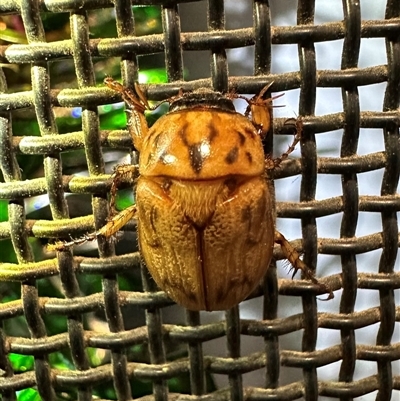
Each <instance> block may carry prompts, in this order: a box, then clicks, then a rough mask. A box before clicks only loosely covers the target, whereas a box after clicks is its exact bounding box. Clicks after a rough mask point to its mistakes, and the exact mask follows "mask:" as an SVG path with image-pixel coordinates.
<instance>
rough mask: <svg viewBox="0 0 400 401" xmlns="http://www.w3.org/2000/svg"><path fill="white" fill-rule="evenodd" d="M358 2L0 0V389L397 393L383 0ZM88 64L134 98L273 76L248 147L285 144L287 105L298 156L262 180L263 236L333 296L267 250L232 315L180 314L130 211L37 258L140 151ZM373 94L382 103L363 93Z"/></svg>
mask: <svg viewBox="0 0 400 401" xmlns="http://www.w3.org/2000/svg"><path fill="white" fill-rule="evenodd" d="M132 3H133V4H132ZM368 4H369V2H368V1H366V0H362V1H360V2H359V1H356V0H343V1H342V2H340V1H330V2H326V1H325V2H323V1H310V0H299V1H298V2H297V3H296V2H279V1H273V0H271V1H267V0H259V1H257V0H254V1H253V2H250V1H237V2H232V1H225V2H224V1H221V0H212V1H211V0H210V1H209V2H205V1H198V2H187V1H180V2H179V1H172V0H171V1H161V0H160V1H151V0H147V1H145V0H143V1H142V2H139V1H129V0H114V1H113V2H112V1H108V0H82V1H75V0H51V1H43V0H21V1H17V0H2V1H1V2H0V18H1V20H0V29H1V30H0V40H1V41H2V43H1V46H0V60H1V65H0V84H1V86H0V88H1V89H0V90H1V93H0V134H1V144H0V165H1V171H2V178H3V179H2V182H1V183H0V198H1V199H2V200H3V201H2V204H1V213H2V215H1V218H2V222H1V223H0V238H1V240H2V243H1V247H2V248H1V250H0V280H1V282H0V291H1V297H2V298H1V299H2V303H1V305H0V319H1V326H0V394H1V395H2V397H3V399H4V400H16V399H21V400H22V399H25V400H26V399H29V400H31V399H32V400H38V399H43V400H56V399H71V400H74V399H79V400H89V399H118V400H129V399H132V398H140V397H142V399H156V400H166V399H179V400H181V399H182V400H185V399H188V400H189V399H190V400H193V399H204V400H205V399H207V400H226V399H231V400H266V399H275V400H295V399H306V400H316V399H320V398H321V399H322V398H323V397H330V398H338V399H343V400H350V399H352V398H357V397H362V396H365V397H367V396H368V397H373V398H377V399H379V400H394V399H396V397H398V396H399V390H400V368H399V364H400V342H399V320H400V306H398V302H399V298H398V296H399V288H400V273H399V258H398V246H399V231H398V221H397V213H398V211H399V210H400V197H399V195H398V193H397V191H398V186H399V172H400V142H399V123H400V115H399V109H398V108H399V93H400V91H399V88H400V3H399V2H398V1H397V0H388V1H387V2H385V1H383V0H379V1H376V2H374V5H373V7H376V8H377V9H378V8H379V10H381V15H380V16H376V15H374V17H373V18H369V17H368V15H367V16H366V17H365V15H363V14H362V11H363V7H365V8H367V6H368ZM369 5H370V4H369ZM139 6H145V7H139ZM324 7H326V8H327V12H326V13H325V14H324V15H325V16H326V20H322V19H321V18H320V19H316V13H317V11H318V10H321V9H323V8H324ZM228 9H230V10H233V12H234V14H235V15H236V25H235V24H233V26H230V21H229V18H228V15H226V14H227V13H228V11H227V10H228ZM316 10H317V11H316ZM289 12H291V14H290V15H292V16H294V18H293V19H290V18H289V17H287V19H285V18H286V16H287V15H289V14H287V13H289ZM330 12H332V14H331V15H330V14H329V13H330ZM335 13H337V14H335ZM335 15H339V18H338V19H335V18H334V16H335ZM110 16H111V17H112V18H111V19H108V18H109V17H110ZM106 17H107V18H106ZM330 17H332V18H330ZM114 18H115V19H114ZM52 19H53V20H52ZM54 19H56V20H55V21H56V22H54ZM110 20H112V21H113V22H112V23H111V24H113V25H112V26H113V29H114V30H111V31H107V29H106V27H107V26H108V25H107V24H109V23H110V22H109V21H110ZM51 21H52V23H53V25H52V28H51V29H50V28H49V26H50V25H51V24H50V22H51ZM246 24H247V25H246ZM10 27H11V28H12V29H10ZM193 27H196V28H195V29H194V28H193ZM197 29H198V30H197ZM1 32H3V34H2V33H1ZM108 32H114V34H109V33H108ZM373 39H379V40H380V42H379V46H378V47H372V46H371V48H370V50H371V51H370V52H368V55H367V58H368V61H369V63H368V65H367V66H362V65H360V62H359V60H360V57H361V49H362V46H363V45H364V51H365V50H366V48H365V46H368V44H367V43H372V42H368V41H372V40H373ZM322 45H323V46H324V47H321V46H322ZM289 47H291V48H292V50H293V49H294V52H292V53H290V52H289V53H283V49H287V48H289ZM239 50H240V51H241V53H238V52H237V51H239ZM367 50H368V49H367ZM318 52H320V53H318ZM378 53H379V54H384V56H385V57H386V60H384V61H383V62H382V63H381V62H380V61H379V62H377V61H376V60H379V57H378ZM321 54H323V57H322V59H321V58H318V57H319V55H321ZM192 55H194V58H193V57H192V58H191V56H192ZM282 60H283V64H285V66H286V67H287V68H286V69H279V67H277V65H278V64H277V63H279V61H282ZM331 61H332V63H331V64H330V62H331ZM292 63H293V64H292ZM243 66H244V67H243ZM293 66H294V67H293ZM326 66H327V68H325V67H326ZM292 67H293V68H292ZM148 70H152V71H153V72H154V71H158V72H159V75H157V74H156V75H146V71H148ZM71 71H72V73H71ZM139 71H140V74H139ZM106 75H110V76H113V77H115V78H118V77H121V81H122V82H123V83H124V85H126V86H128V87H133V85H134V82H135V81H137V80H139V82H141V83H142V84H143V85H142V88H143V90H144V92H145V93H146V94H147V96H148V98H149V99H150V100H162V99H165V98H168V97H170V96H173V95H176V94H177V93H178V91H179V89H181V88H182V89H183V91H190V90H194V89H197V88H201V87H207V88H213V89H214V90H216V91H220V92H228V91H235V92H237V93H240V94H255V93H258V92H259V91H260V89H261V88H262V87H264V86H265V85H266V84H268V83H270V82H273V85H272V87H271V90H272V92H273V94H276V93H280V92H285V97H283V98H282V99H279V100H278V99H277V100H276V101H275V105H279V104H280V105H286V107H280V108H274V114H275V117H276V118H274V122H273V133H274V135H270V136H269V137H268V138H267V139H266V141H265V149H266V152H270V151H271V150H272V145H273V142H275V148H277V147H278V148H279V147H280V146H281V145H282V146H284V147H286V139H288V138H289V137H284V135H287V134H289V132H288V130H287V126H286V124H285V122H286V121H287V119H288V118H293V117H295V116H296V114H298V115H299V116H301V117H302V120H303V132H302V139H301V144H300V146H299V147H298V148H299V149H298V151H299V153H298V156H297V157H296V156H294V157H291V158H290V159H289V160H287V161H285V162H284V163H282V165H281V166H280V168H279V169H277V171H276V172H275V173H276V177H275V185H276V197H277V205H276V209H277V216H278V228H279V229H281V230H282V231H283V232H284V234H286V235H287V236H288V237H289V238H290V239H291V240H292V244H293V245H294V246H295V247H296V248H297V249H298V250H300V251H301V252H302V253H303V254H304V261H305V262H306V264H307V265H308V266H316V275H317V276H318V277H321V281H323V282H324V283H326V284H328V285H329V286H330V287H331V288H332V289H333V290H334V292H335V299H334V300H333V301H325V302H324V301H320V300H318V299H317V298H316V297H315V292H314V291H313V288H312V285H310V283H309V282H308V281H307V280H301V279H297V278H295V279H294V280H291V279H290V277H287V275H286V273H285V272H284V271H283V272H281V270H280V269H278V270H277V269H276V266H275V263H274V264H272V265H271V266H270V268H269V269H268V271H267V274H266V277H265V280H264V281H263V283H261V284H260V286H259V287H258V288H257V290H256V291H255V292H254V293H253V294H252V295H251V297H250V298H251V299H250V300H248V301H245V302H244V303H242V304H241V305H240V306H239V307H235V308H233V309H232V310H230V311H227V312H226V313H225V314H224V313H208V312H204V313H199V312H190V311H184V310H183V308H180V307H179V306H176V305H174V304H173V302H172V301H171V300H170V299H169V298H168V297H167V296H166V294H165V293H164V292H162V291H160V290H159V289H158V288H156V286H155V284H154V282H153V281H152V279H151V278H150V277H149V275H148V274H147V271H146V269H145V267H144V266H141V259H140V256H139V253H138V250H137V246H136V245H137V244H136V242H137V241H136V236H135V223H134V222H131V223H129V224H128V225H127V226H126V227H125V228H124V234H123V235H122V237H121V238H118V239H117V241H116V242H115V241H113V240H110V239H99V241H98V244H97V245H96V246H93V245H91V246H87V247H86V248H85V247H82V248H79V249H78V248H74V249H73V250H68V249H66V250H64V251H62V252H58V253H54V252H49V251H48V250H46V244H47V243H48V242H52V241H54V240H55V239H59V238H60V239H64V240H67V239H69V238H79V237H80V236H82V235H83V234H84V233H88V232H93V230H94V229H95V228H97V229H98V228H100V227H101V226H102V225H104V224H105V223H106V221H107V218H108V202H109V199H108V195H109V191H110V187H111V174H110V173H111V171H112V170H111V167H110V166H111V165H115V164H117V163H120V162H121V157H123V158H125V159H123V160H125V161H126V160H127V159H126V157H128V160H129V161H130V162H132V163H135V162H136V160H137V154H136V152H135V151H134V148H133V144H132V143H131V139H130V136H129V134H128V130H127V128H126V126H125V124H126V121H125V120H124V119H123V118H122V120H123V121H122V122H121V121H120V120H118V122H117V123H114V120H113V124H111V123H110V119H108V116H113V118H114V117H115V116H117V117H116V118H117V119H118V118H119V117H118V116H121V113H123V109H122V106H121V107H120V109H111V108H110V106H108V108H107V107H106V108H104V107H103V108H102V106H104V105H109V104H115V103H116V102H117V101H120V100H121V99H120V98H119V97H118V94H116V93H112V91H110V90H109V89H107V88H106V87H105V86H104V85H103V84H102V81H103V79H104V77H105V76H106ZM146 80H147V82H146ZM322 90H332V91H333V92H328V95H327V96H322V95H321V93H322V92H321V91H322ZM379 93H380V94H381V95H379ZM292 94H293V95H294V98H293V99H294V100H293V103H294V106H293V108H291V99H292V97H291V96H292ZM375 98H377V99H378V103H379V107H371V108H369V107H365V105H367V106H368V105H369V103H368V102H366V101H364V104H362V102H363V100H362V99H369V100H371V101H372V100H375ZM286 99H287V100H286ZM321 99H322V100H321ZM360 99H361V100H360ZM294 110H296V111H294ZM74 113H75V115H74ZM282 138H284V139H283V144H282V141H281V139H282ZM332 138H333V140H332ZM288 140H290V138H289V139H288ZM326 143H328V144H329V145H328V146H325V144H326ZM362 144H364V145H369V147H368V150H364V152H360V151H359V150H360V146H361V145H362ZM364 149H365V148H364ZM278 153H279V150H276V149H275V150H274V154H278ZM82 165H85V167H82ZM32 166H34V167H32ZM372 172H378V175H377V176H375V175H374V176H370V175H368V174H369V173H372ZM364 176H366V177H367V181H370V184H371V185H370V186H368V187H367V189H366V190H365V189H364V188H365V187H362V186H361V185H359V181H360V180H362V177H364ZM369 177H373V178H369ZM331 180H333V181H331ZM333 182H335V184H333ZM280 183H284V184H283V185H282V184H280ZM324 183H325V184H324ZM331 183H332V187H335V188H339V189H338V192H337V193H335V192H334V191H330V189H331ZM123 184H124V183H123ZM324 185H325V186H324ZM122 186H123V187H125V188H126V190H127V192H128V197H129V193H130V192H131V190H130V189H129V187H130V183H128V182H127V183H125V185H122ZM321 186H322V188H324V191H322V192H321V190H320V188H321ZM291 191H292V192H293V191H294V194H293V196H292V197H291V196H289V195H288V193H290V192H291ZM43 199H44V200H45V201H43ZM42 202H44V204H43V203H42ZM46 202H47V206H46ZM286 222H293V223H294V228H293V230H294V231H293V232H292V234H290V230H292V229H291V228H290V227H289V228H286V229H285V228H284V227H286V226H285V223H286ZM360 222H362V224H360ZM360 225H362V226H363V227H360ZM332 227H334V228H333V231H329V230H328V228H332ZM361 228H364V229H365V230H364V231H362V230H361ZM286 230H288V231H289V233H288V232H287V231H286ZM296 230H297V231H296ZM326 233H327V235H325V234H326ZM296 238H297V239H296ZM275 251H276V252H275V259H276V260H278V261H279V260H280V259H282V255H281V254H280V253H279V250H278V249H277V248H276V249H275ZM278 264H279V262H278ZM322 277H323V278H322ZM396 291H397V294H396ZM396 296H397V306H396V302H395V300H396ZM361 301H363V302H364V301H365V302H366V304H365V303H362V302H361ZM365 305H366V306H365ZM365 399H367V398H365Z"/></svg>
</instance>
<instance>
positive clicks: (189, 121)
mask: <svg viewBox="0 0 400 401" xmlns="http://www.w3.org/2000/svg"><path fill="white" fill-rule="evenodd" d="M105 84H106V85H107V86H108V87H109V88H111V89H113V90H114V91H117V92H119V93H120V94H121V96H122V98H123V99H124V100H125V102H126V103H127V105H128V107H129V109H130V121H129V130H130V132H131V136H132V140H133V143H134V146H135V148H136V150H138V151H139V154H140V157H139V165H138V166H130V165H123V166H119V167H118V168H117V169H116V172H115V174H114V179H113V184H112V189H111V198H112V200H111V202H112V204H111V209H113V208H114V207H113V206H114V199H115V193H116V191H117V185H118V182H119V180H120V178H121V176H124V175H129V174H135V173H137V172H138V173H139V178H138V179H137V181H136V204H135V205H132V206H131V207H128V208H127V209H125V210H124V211H123V212H121V214H119V215H116V216H115V217H114V218H113V219H112V220H111V221H110V222H109V223H108V224H107V225H106V226H105V227H104V228H103V229H101V230H100V231H99V232H97V233H95V234H93V235H89V236H85V237H84V238H82V239H80V240H75V241H71V242H70V243H65V244H64V246H70V245H73V244H79V243H81V242H84V241H86V240H91V239H94V238H95V237H97V236H99V235H104V236H107V237H109V236H110V235H113V234H114V233H116V232H117V231H118V230H119V229H120V228H121V227H122V226H123V225H124V224H125V223H126V222H127V221H129V220H130V219H131V218H136V219H137V229H138V240H139V249H140V252H141V255H142V257H143V259H144V261H145V263H146V265H147V268H148V269H149V271H150V273H151V275H152V277H153V278H154V280H155V282H156V283H157V285H158V286H159V287H160V288H161V289H163V290H164V291H165V292H166V293H167V294H168V296H169V297H170V298H172V299H173V300H174V301H176V302H177V303H178V304H180V305H182V306H184V307H186V308H187V309H189V310H207V311H212V310H225V309H229V308H232V307H233V306H235V305H237V304H238V303H239V302H241V301H243V300H244V299H246V298H247V297H248V296H249V294H250V293H251V292H252V291H253V290H254V289H255V287H256V286H257V285H258V284H259V283H260V281H261V280H262V278H263V277H264V275H265V273H266V271H267V269H268V266H269V264H270V262H271V259H272V256H273V247H274V244H275V243H278V244H280V246H281V248H282V251H283V254H284V255H285V257H286V258H287V259H288V260H289V261H290V263H291V264H292V266H293V268H294V271H295V272H296V271H297V270H298V269H301V270H302V271H303V272H304V274H305V276H306V277H307V278H308V279H310V280H311V281H312V282H313V283H314V284H317V285H318V286H319V287H320V289H321V290H322V291H328V292H329V298H331V297H332V292H331V290H330V289H329V288H328V287H327V286H325V285H323V284H321V283H319V282H318V281H317V279H316V278H315V277H314V275H313V273H312V272H311V270H310V269H308V268H307V266H305V264H304V263H303V262H302V260H301V259H300V257H299V254H298V253H297V251H296V250H295V249H294V248H293V247H292V246H291V244H290V243H289V242H288V241H287V240H286V238H285V237H284V236H283V235H282V234H281V233H279V232H278V231H276V229H275V215H274V214H275V213H274V211H275V207H274V199H273V195H272V194H273V192H272V191H271V184H272V178H271V171H272V170H273V169H274V168H275V167H277V166H279V164H280V163H281V161H282V160H283V159H285V158H287V157H288V155H289V154H290V153H291V152H292V151H293V150H294V147H295V146H296V144H297V143H298V142H299V140H300V136H301V124H300V120H298V123H297V124H296V127H297V129H296V131H297V132H296V135H295V138H294V141H293V144H292V145H291V146H290V148H289V149H288V151H287V152H286V153H285V154H283V155H282V156H281V157H280V158H277V159H271V158H266V157H265V154H264V151H263V145H262V139H263V137H264V136H265V135H266V134H267V132H268V131H269V129H270V125H271V112H270V111H271V107H272V99H264V95H265V93H266V91H267V90H268V88H269V87H270V85H267V86H265V87H264V88H263V89H262V90H261V92H260V93H259V94H258V95H255V96H254V97H253V98H251V99H248V98H246V97H243V96H241V95H238V94H236V93H228V94H222V93H219V92H215V91H212V90H209V89H199V90H196V91H193V92H187V93H183V92H182V91H180V93H179V94H178V95H177V96H174V97H172V98H170V99H168V100H167V102H168V103H169V112H168V113H167V114H165V115H164V116H162V117H160V118H159V119H158V120H157V121H156V123H155V124H154V125H153V126H152V127H151V128H149V127H148V125H147V122H146V118H145V114H144V113H145V111H146V110H153V109H155V108H151V107H150V106H149V104H148V101H147V99H146V97H145V95H144V94H143V92H142V90H141V88H140V86H139V85H138V84H135V88H134V90H131V89H128V88H125V87H124V86H122V85H121V84H120V83H118V82H117V81H114V80H113V79H112V78H109V77H108V78H106V79H105ZM234 99H244V100H245V101H246V102H247V109H246V111H245V113H244V114H241V113H238V112H237V111H236V110H235V107H234V104H233V100H234ZM157 106H158V105H157ZM157 106H156V107H157Z"/></svg>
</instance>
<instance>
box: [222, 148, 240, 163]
mask: <svg viewBox="0 0 400 401" xmlns="http://www.w3.org/2000/svg"><path fill="white" fill-rule="evenodd" d="M238 156H239V148H238V147H237V146H235V147H234V148H232V149H231V150H230V151H229V152H228V154H227V155H226V157H225V161H226V162H227V163H228V164H232V163H235V161H236V160H237V159H238Z"/></svg>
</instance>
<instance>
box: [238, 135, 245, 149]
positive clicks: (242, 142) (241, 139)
mask: <svg viewBox="0 0 400 401" xmlns="http://www.w3.org/2000/svg"><path fill="white" fill-rule="evenodd" d="M237 134H238V137H239V142H240V146H243V145H244V143H245V142H246V136H245V135H243V134H242V133H241V132H237Z"/></svg>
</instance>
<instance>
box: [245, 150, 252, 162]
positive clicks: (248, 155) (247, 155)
mask: <svg viewBox="0 0 400 401" xmlns="http://www.w3.org/2000/svg"><path fill="white" fill-rule="evenodd" d="M246 157H247V160H248V161H249V163H250V164H251V163H253V156H252V155H251V153H250V152H246Z"/></svg>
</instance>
